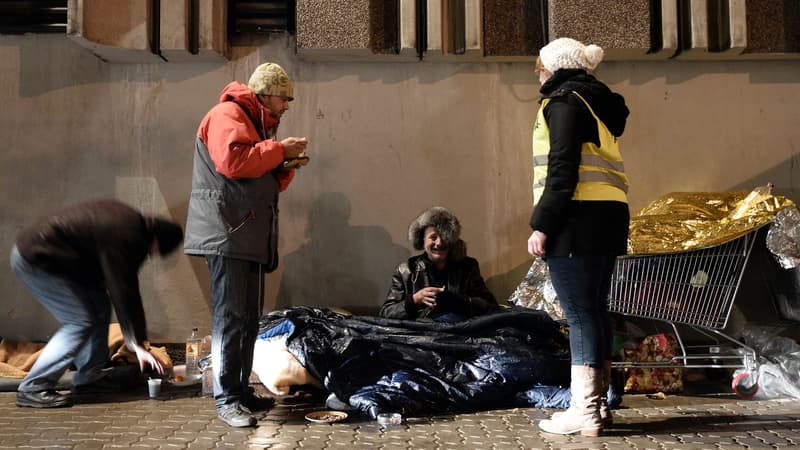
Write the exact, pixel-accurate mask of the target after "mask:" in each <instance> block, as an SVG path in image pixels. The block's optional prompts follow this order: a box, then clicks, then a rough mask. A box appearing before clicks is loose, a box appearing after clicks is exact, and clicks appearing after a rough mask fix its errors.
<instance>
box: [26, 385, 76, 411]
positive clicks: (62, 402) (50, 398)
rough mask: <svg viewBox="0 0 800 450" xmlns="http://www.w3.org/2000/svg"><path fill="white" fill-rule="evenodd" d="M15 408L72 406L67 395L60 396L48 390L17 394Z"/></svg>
mask: <svg viewBox="0 0 800 450" xmlns="http://www.w3.org/2000/svg"><path fill="white" fill-rule="evenodd" d="M17 406H27V407H30V408H62V407H65V406H72V399H70V397H69V395H62V394H59V393H58V392H56V391H54V390H52V389H50V390H47V391H39V392H17Z"/></svg>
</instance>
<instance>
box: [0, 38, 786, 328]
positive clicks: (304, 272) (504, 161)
mask: <svg viewBox="0 0 800 450" xmlns="http://www.w3.org/2000/svg"><path fill="white" fill-rule="evenodd" d="M263 39H265V40H264V41H259V42H253V43H250V44H245V45H241V44H240V45H237V46H234V47H233V49H232V55H231V61H230V62H227V63H219V64H197V63H175V62H169V63H167V62H161V63H153V64H117V63H105V62H102V61H101V60H100V59H98V58H97V57H95V56H93V55H92V54H91V53H90V52H89V51H87V50H86V49H84V48H82V47H80V46H79V45H78V44H76V43H75V42H73V41H71V40H69V39H68V38H66V37H64V36H55V35H31V36H0V95H2V99H3V100H2V102H3V107H2V108H0V137H1V138H2V142H3V144H4V148H3V151H2V152H0V171H2V177H0V182H1V183H2V185H1V186H0V187H1V188H2V196H0V202H1V206H2V211H3V214H2V216H0V217H1V219H0V237H2V238H1V239H0V253H2V254H4V255H8V252H9V251H10V249H11V246H12V244H13V240H14V236H15V234H16V233H17V231H18V230H19V229H20V228H21V227H23V226H25V225H27V224H29V223H31V222H32V221H33V220H34V219H35V218H37V217H39V216H41V215H45V214H47V213H48V212H50V211H52V210H54V209H56V208H59V207H61V206H63V205H66V204H69V203H73V202H78V201H82V200H86V199H89V198H96V197H116V198H120V199H123V200H125V201H128V202H130V203H131V204H133V205H135V206H137V207H139V208H142V209H144V210H146V211H149V212H156V213H161V214H163V215H166V216H169V217H172V218H173V219H175V220H177V221H179V222H181V223H185V220H186V207H187V200H188V194H189V190H190V175H191V159H192V151H193V147H192V144H193V138H194V134H195V131H196V127H197V125H198V123H199V121H200V119H201V118H202V116H203V115H204V114H205V113H206V111H207V110H208V109H209V108H210V107H211V106H212V105H213V104H214V103H215V102H216V99H217V96H218V93H219V91H220V89H221V88H222V86H224V85H225V84H226V83H228V82H229V81H231V80H234V79H235V80H240V81H244V80H246V79H247V78H248V77H249V75H250V72H251V71H252V70H253V69H254V68H255V67H256V66H257V65H258V64H259V63H261V62H263V61H265V60H272V61H275V62H278V63H280V64H282V65H283V66H284V67H285V68H286V69H287V70H288V71H289V73H290V75H291V76H292V78H293V79H294V80H295V82H296V91H295V93H296V100H295V101H294V102H293V103H292V104H291V109H290V111H289V112H288V113H287V114H286V115H285V116H284V120H283V123H282V124H281V128H280V130H279V136H280V137H286V136H290V135H294V136H307V137H308V138H309V139H310V141H311V144H310V147H309V152H310V154H311V156H312V161H311V164H310V165H309V166H308V167H307V168H304V169H303V170H301V171H300V173H299V174H298V176H297V178H296V179H295V181H294V183H293V184H292V186H291V187H290V189H289V190H288V191H287V192H286V193H284V194H283V196H282V199H281V224H280V225H281V236H280V238H281V239H280V253H281V255H282V258H283V259H282V264H281V266H280V268H279V269H278V271H276V272H275V273H273V274H271V275H270V276H269V277H268V280H267V286H266V289H267V290H266V292H267V308H273V307H274V306H275V305H279V306H282V305H315V306H343V307H347V308H351V309H354V310H357V311H368V310H374V309H375V308H377V307H378V306H379V305H380V304H381V302H382V298H383V296H384V294H385V292H386V289H387V288H388V286H389V279H390V275H391V271H392V269H393V268H394V266H395V265H396V264H397V263H398V262H399V261H400V260H401V259H402V258H404V257H406V256H408V255H409V254H411V250H410V247H409V246H408V243H407V240H406V231H407V226H408V223H409V222H410V220H411V219H412V218H413V217H415V216H416V215H417V214H418V213H419V212H420V211H421V210H423V209H425V208H427V207H429V206H431V205H437V204H438V205H444V206H447V207H448V208H450V209H452V211H454V212H455V213H456V214H457V215H458V216H459V217H460V218H461V221H462V224H463V235H464V238H465V239H466V241H467V243H468V245H469V251H470V254H471V255H473V256H475V257H477V258H478V259H479V261H480V262H481V269H482V272H483V274H484V276H485V277H486V278H487V279H488V281H489V284H490V286H491V288H492V289H493V290H494V292H495V293H496V294H497V295H498V296H499V297H501V298H504V297H506V296H507V295H508V294H509V293H510V292H511V290H512V289H513V288H514V287H515V286H516V284H517V283H518V282H519V281H520V279H521V277H522V275H524V272H525V270H526V269H527V267H528V266H529V264H530V259H529V256H528V255H527V253H526V251H525V242H526V239H527V237H528V234H529V231H530V230H529V228H528V226H527V220H528V216H529V214H530V210H531V187H530V184H531V157H530V133H531V125H532V122H533V119H534V115H535V113H536V110H537V102H536V100H537V92H538V87H539V86H538V84H537V83H536V79H535V78H536V77H535V76H534V74H533V72H532V64H531V63H530V62H527V63H427V62H410V63H382V62H381V63H377V62H376V63H359V64H353V63H321V62H317V63H312V62H308V61H304V60H301V59H298V58H297V57H296V56H295V54H294V41H293V40H292V39H291V38H288V37H285V36H273V37H271V38H263ZM597 75H598V77H599V78H601V79H603V80H605V81H607V82H608V83H609V84H610V85H611V86H612V87H613V88H614V89H616V90H618V91H619V92H620V93H622V94H623V95H624V96H625V97H626V99H627V102H628V105H629V107H630V109H631V117H630V122H629V124H628V129H627V132H626V134H625V136H624V137H623V139H622V142H621V146H622V151H623V154H624V156H625V163H626V168H627V171H628V176H629V178H630V180H631V192H630V201H631V207H632V209H633V210H636V209H638V208H640V207H642V206H644V205H645V204H646V202H648V201H650V200H652V199H654V198H656V197H658V196H660V195H662V194H664V193H666V192H670V191H678V190H688V191H718V190H727V189H734V188H737V189H738V188H748V189H749V188H751V187H753V186H755V185H758V184H763V183H765V182H767V181H772V182H774V183H775V184H776V186H777V189H778V191H779V192H781V193H784V194H788V195H790V196H792V197H793V198H795V199H797V198H798V197H799V196H798V190H799V189H800V174H799V173H797V172H798V169H797V167H798V166H800V164H798V163H799V162H800V161H797V160H796V159H798V158H800V156H798V155H797V154H798V151H800V126H798V125H800V123H799V122H800V121H799V120H798V115H797V105H798V104H800V61H797V60H794V61H758V62H755V61H751V62H699V61H698V62H689V61H675V60H668V61H650V62H607V63H604V64H601V66H600V67H599V70H598V72H597ZM7 261H8V260H7V257H3V258H1V259H0V288H2V291H0V292H1V293H0V336H3V337H8V338H14V339H34V340H41V339H46V338H47V337H48V336H49V335H50V334H51V333H52V332H53V331H54V330H55V329H56V323H55V321H54V320H53V319H52V318H51V317H50V316H49V314H48V313H47V312H46V311H44V310H43V309H42V308H41V307H40V306H39V305H38V303H36V302H35V301H34V300H33V299H32V298H31V297H30V295H29V294H28V293H27V292H26V291H25V290H24V289H23V288H22V287H21V286H20V285H19V283H18V282H17V281H16V279H15V278H14V277H13V274H12V273H11V270H10V268H9V266H8V262H7ZM141 279H142V286H143V294H144V299H145V310H146V312H147V314H148V321H149V329H150V335H151V337H152V339H153V340H155V341H157V342H172V341H180V340H182V339H183V338H184V336H185V335H186V334H187V333H188V332H189V330H190V329H191V326H192V325H196V326H199V327H200V328H201V331H205V332H207V331H208V330H209V328H210V326H209V317H210V315H209V296H208V274H207V270H206V268H205V265H204V262H203V261H202V260H200V259H197V258H188V257H186V256H184V255H178V256H173V257H171V258H169V259H167V260H166V261H159V262H154V263H148V265H147V266H146V267H145V268H144V269H143V270H142V273H141Z"/></svg>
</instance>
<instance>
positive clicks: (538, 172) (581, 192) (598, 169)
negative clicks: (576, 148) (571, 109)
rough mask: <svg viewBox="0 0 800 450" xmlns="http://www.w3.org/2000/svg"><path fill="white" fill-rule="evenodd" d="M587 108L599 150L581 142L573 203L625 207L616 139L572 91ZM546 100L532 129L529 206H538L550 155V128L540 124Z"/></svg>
mask: <svg viewBox="0 0 800 450" xmlns="http://www.w3.org/2000/svg"><path fill="white" fill-rule="evenodd" d="M572 93H573V94H575V96H577V97H578V98H579V99H581V101H582V102H583V103H584V104H585V105H586V107H587V108H589V112H590V113H592V117H594V120H595V121H596V122H597V132H598V135H599V137H600V146H599V147H598V146H597V145H595V144H594V143H593V142H584V143H583V145H582V146H581V163H580V166H579V167H578V184H577V186H576V187H575V193H574V194H573V195H572V199H573V200H614V201H618V202H623V203H628V196H627V192H628V177H626V176H625V166H624V165H623V163H622V155H621V154H620V152H619V145H617V139H616V138H615V137H614V135H613V134H611V132H610V131H608V127H606V125H605V124H604V123H603V122H602V121H601V120H600V119H599V118H598V117H597V115H596V114H595V113H594V111H593V110H592V107H591V106H589V103H587V102H586V100H584V98H583V97H581V96H580V95H579V94H578V93H577V92H575V91H573V92H572ZM549 102H550V99H549V98H547V99H544V101H542V106H541V108H539V112H538V113H537V114H536V123H535V124H534V126H533V204H534V205H536V204H537V203H539V199H540V198H541V197H542V194H543V193H544V186H545V181H546V180H547V155H548V153H550V128H549V127H548V126H547V122H545V120H544V108H545V107H546V106H547V104H548V103H549Z"/></svg>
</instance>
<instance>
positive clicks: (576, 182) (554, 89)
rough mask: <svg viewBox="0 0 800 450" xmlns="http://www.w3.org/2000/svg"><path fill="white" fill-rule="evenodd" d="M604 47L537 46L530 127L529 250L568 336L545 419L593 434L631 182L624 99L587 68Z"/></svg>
mask: <svg viewBox="0 0 800 450" xmlns="http://www.w3.org/2000/svg"><path fill="white" fill-rule="evenodd" d="M602 59H603V49H601V48H600V47H598V46H596V45H588V46H584V45H583V44H582V43H580V42H578V41H576V40H574V39H569V38H560V39H556V40H554V41H553V42H550V43H549V44H547V45H546V46H545V47H543V48H542V49H541V50H540V51H539V58H538V59H537V61H536V72H537V73H538V75H539V82H540V83H541V85H542V86H541V89H540V92H541V94H542V98H541V107H540V108H539V112H538V114H537V115H536V123H535V125H534V129H533V165H534V167H533V175H534V176H533V198H534V209H533V214H532V215H531V220H530V225H531V228H532V229H533V233H532V234H531V236H530V238H529V239H528V252H529V253H530V254H531V255H533V256H538V257H542V258H546V261H547V266H548V269H549V272H550V277H551V280H552V283H553V287H554V288H555V291H556V294H557V296H558V299H559V302H560V303H561V307H562V309H563V310H564V314H565V316H566V318H567V323H568V325H569V334H570V353H571V365H572V369H571V374H572V379H571V382H570V388H571V392H572V399H571V403H570V407H569V409H567V411H565V412H561V413H556V414H555V415H554V416H553V417H551V418H550V419H548V420H542V421H541V422H540V423H539V427H540V428H541V429H542V430H544V431H546V432H548V433H557V434H573V433H580V434H582V435H585V436H597V435H599V434H600V432H601V431H602V429H603V427H604V426H609V425H610V424H611V421H612V418H611V415H610V412H609V411H608V405H607V403H606V400H605V398H606V392H607V391H608V385H609V381H610V371H611V342H612V332H611V320H610V318H609V315H608V309H607V303H606V302H607V300H606V299H607V296H608V290H609V284H610V280H611V275H612V272H613V270H614V261H615V259H616V257H617V256H618V255H621V254H624V253H625V252H626V249H627V239H628V225H629V221H630V213H629V211H628V200H627V191H628V179H627V177H626V176H625V169H624V167H623V164H622V156H621V155H620V152H619V147H618V145H617V138H618V137H619V136H621V135H622V132H623V130H624V129H625V121H626V119H627V117H628V108H627V107H626V106H625V99H624V98H623V97H622V96H621V95H619V94H616V93H614V92H612V91H611V90H610V89H609V88H608V86H606V85H605V84H603V83H602V82H600V81H599V80H597V79H596V78H595V77H594V76H592V75H591V74H589V73H588V72H587V70H593V69H594V68H595V67H596V66H597V65H598V64H599V63H600V61H601V60H602Z"/></svg>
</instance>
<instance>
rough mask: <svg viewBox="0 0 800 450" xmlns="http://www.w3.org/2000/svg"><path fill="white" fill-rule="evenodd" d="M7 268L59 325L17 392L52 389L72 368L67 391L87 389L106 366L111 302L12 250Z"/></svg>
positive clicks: (99, 289) (102, 291) (97, 290)
mask: <svg viewBox="0 0 800 450" xmlns="http://www.w3.org/2000/svg"><path fill="white" fill-rule="evenodd" d="M11 268H12V269H13V270H14V273H15V274H16V275H17V278H18V279H19V281H21V282H22V284H23V285H25V287H26V288H28V290H29V291H30V292H31V293H32V294H33V296H34V297H36V300H38V301H39V303H41V304H42V306H44V307H45V308H46V309H47V310H48V311H50V314H52V315H53V316H54V317H55V318H56V319H57V320H58V322H59V323H60V324H61V328H59V329H58V331H57V332H56V333H55V334H54V335H53V336H52V337H51V338H50V340H49V341H48V342H47V345H45V347H44V349H43V350H42V353H41V354H40V355H39V357H38V358H37V359H36V362H35V363H34V364H33V367H31V370H30V372H28V375H27V376H26V377H25V379H23V380H22V383H20V385H19V388H18V390H19V391H20V392H39V391H46V390H50V389H53V388H55V387H56V385H57V384H58V380H59V378H61V376H62V375H63V374H64V372H66V371H67V369H68V368H69V367H70V366H71V365H72V364H73V363H74V364H75V367H76V368H77V371H76V372H75V374H74V375H73V377H72V384H73V385H82V384H87V383H91V382H93V381H95V380H97V379H98V378H100V377H102V376H103V372H102V369H103V367H104V366H105V365H106V363H108V361H109V356H108V324H109V322H110V321H111V301H110V300H109V298H108V295H107V294H106V290H105V289H104V288H103V287H101V286H97V287H90V286H85V285H82V284H78V283H75V282H72V281H70V280H67V279H65V278H62V277H59V276H56V275H52V274H49V273H47V272H45V271H43V270H40V269H37V268H36V267H34V266H33V265H31V264H30V263H29V262H28V261H26V260H25V258H23V257H22V256H21V255H20V254H19V251H18V250H17V246H16V245H15V246H14V248H13V249H11Z"/></svg>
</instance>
